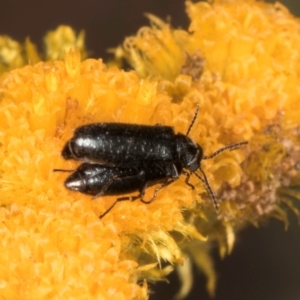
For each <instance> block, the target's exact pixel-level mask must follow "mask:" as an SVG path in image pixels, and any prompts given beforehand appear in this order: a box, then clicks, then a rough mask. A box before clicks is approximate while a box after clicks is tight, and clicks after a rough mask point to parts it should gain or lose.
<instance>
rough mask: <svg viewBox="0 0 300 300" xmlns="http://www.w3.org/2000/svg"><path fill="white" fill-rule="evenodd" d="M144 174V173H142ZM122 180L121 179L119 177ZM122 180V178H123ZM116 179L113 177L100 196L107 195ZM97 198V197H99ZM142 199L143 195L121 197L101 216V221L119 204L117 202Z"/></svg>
mask: <svg viewBox="0 0 300 300" xmlns="http://www.w3.org/2000/svg"><path fill="white" fill-rule="evenodd" d="M142 172H144V171H142ZM119 178H120V177H119ZM121 178H122V177H121ZM115 179H116V177H113V178H112V179H111V180H110V181H109V182H108V184H107V185H106V186H105V189H103V190H102V191H101V192H100V193H99V194H101V195H103V194H104V193H105V191H106V190H107V189H108V187H109V186H110V184H111V183H112V182H113V180H115ZM99 194H98V195H99ZM98 195H97V196H95V197H99V196H98ZM141 197H142V195H141V193H140V194H139V195H137V196H127V197H120V198H117V199H116V201H115V202H114V203H113V204H112V205H111V206H110V207H109V208H108V209H107V210H106V212H104V213H103V214H102V215H101V216H99V218H100V219H102V218H103V217H104V216H105V215H106V214H108V213H109V212H110V211H111V210H112V209H113V208H114V206H115V205H116V204H117V202H121V201H134V200H137V199H140V198H141Z"/></svg>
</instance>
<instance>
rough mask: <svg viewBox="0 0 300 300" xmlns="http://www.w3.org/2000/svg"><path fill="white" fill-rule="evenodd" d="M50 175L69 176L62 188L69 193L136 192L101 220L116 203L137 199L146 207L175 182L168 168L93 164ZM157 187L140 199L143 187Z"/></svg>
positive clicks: (171, 170) (175, 172) (97, 194)
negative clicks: (65, 173) (147, 197)
mask: <svg viewBox="0 0 300 300" xmlns="http://www.w3.org/2000/svg"><path fill="white" fill-rule="evenodd" d="M54 171H64V172H73V173H72V174H71V175H70V176H69V177H68V178H67V179H66V181H65V186H66V187H67V188H68V189H70V190H73V191H78V192H82V193H84V194H89V195H93V196H95V198H97V197H100V196H103V195H105V196H109V195H122V194H128V193H131V192H135V191H138V192H139V194H138V195H137V196H131V197H121V198H117V200H116V201H115V203H114V204H113V205H112V206H111V207H110V208H109V209H108V210H107V211H106V212H105V213H104V214H103V215H101V218H102V217H104V215H106V214H107V213H108V212H109V211H110V210H111V209H112V208H113V206H114V205H115V204H116V203H117V202H118V201H125V200H131V201H134V200H136V199H140V200H141V201H142V202H143V203H145V204H149V203H151V202H152V201H153V200H154V199H155V198H156V194H157V192H158V191H159V190H161V189H162V188H163V187H165V186H167V185H168V184H170V183H172V182H173V181H174V179H173V178H178V176H179V175H178V174H177V168H173V167H171V169H170V164H165V163H164V162H162V164H159V165H153V164H152V165H151V166H147V164H145V165H144V167H143V168H141V167H113V166H105V165H100V164H93V163H83V164H81V165H80V166H79V167H78V168H77V169H76V170H75V171H70V170H60V169H55V170H54ZM156 183H161V186H160V187H158V188H157V189H156V190H155V192H154V195H153V196H152V198H151V199H150V200H148V201H146V200H145V199H144V195H145V191H146V189H147V187H149V186H152V185H154V184H156Z"/></svg>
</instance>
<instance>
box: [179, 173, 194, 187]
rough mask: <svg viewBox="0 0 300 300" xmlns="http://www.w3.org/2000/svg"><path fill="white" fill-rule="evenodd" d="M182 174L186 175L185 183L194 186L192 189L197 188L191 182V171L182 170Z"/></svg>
mask: <svg viewBox="0 0 300 300" xmlns="http://www.w3.org/2000/svg"><path fill="white" fill-rule="evenodd" d="M182 174H183V175H185V176H186V178H185V183H186V184H187V185H188V186H189V187H191V188H192V190H194V189H195V187H194V186H193V185H192V184H191V183H190V177H191V173H189V172H186V171H182Z"/></svg>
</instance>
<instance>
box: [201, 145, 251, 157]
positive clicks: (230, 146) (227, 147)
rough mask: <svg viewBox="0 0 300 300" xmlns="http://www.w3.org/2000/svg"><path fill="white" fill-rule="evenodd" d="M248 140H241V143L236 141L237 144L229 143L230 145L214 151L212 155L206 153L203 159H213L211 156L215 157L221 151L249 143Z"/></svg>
mask: <svg viewBox="0 0 300 300" xmlns="http://www.w3.org/2000/svg"><path fill="white" fill-rule="evenodd" d="M247 144H248V142H239V143H235V144H231V145H228V146H225V147H223V148H220V149H219V150H217V151H215V152H214V153H212V154H211V155H204V156H203V157H202V159H211V158H214V157H215V156H217V155H219V154H220V153H222V152H224V151H226V150H230V151H231V150H235V149H237V148H239V147H241V146H243V145H247Z"/></svg>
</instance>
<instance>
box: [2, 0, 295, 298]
mask: <svg viewBox="0 0 300 300" xmlns="http://www.w3.org/2000/svg"><path fill="white" fill-rule="evenodd" d="M187 11H188V14H189V16H190V18H191V24H190V28H189V31H185V30H174V29H172V28H171V26H170V25H169V24H166V23H164V22H163V21H161V20H159V19H158V18H156V17H154V16H152V15H149V18H150V20H151V21H152V27H147V28H143V29H141V30H140V31H139V32H138V34H137V36H135V37H130V38H128V39H127V40H126V41H125V43H124V46H123V48H119V49H117V51H116V53H117V54H118V55H119V56H121V57H125V58H126V59H128V60H129V62H130V63H131V64H132V65H133V66H134V68H135V71H131V72H125V71H122V70H120V69H118V68H117V67H111V68H107V67H106V65H105V64H104V63H103V62H102V61H101V60H94V59H87V60H84V61H82V62H81V59H82V56H84V55H85V50H84V49H85V48H84V44H83V34H80V35H79V36H78V37H76V36H75V34H74V33H73V32H72V31H70V30H69V29H68V28H66V27H62V28H60V29H59V30H58V31H56V32H55V33H50V34H49V35H48V37H47V39H48V42H47V45H48V49H49V52H47V55H46V56H47V58H48V59H53V61H49V62H39V63H37V64H35V65H27V66H25V67H23V68H19V69H16V70H13V71H10V72H9V73H5V74H3V75H2V76H1V77H0V101H1V102H0V105H1V109H0V158H1V161H2V164H1V168H0V189H1V198H0V201H1V205H2V206H1V210H0V214H1V220H2V226H1V230H0V234H1V243H2V253H1V258H0V262H1V263H0V265H1V266H2V268H1V280H2V282H1V285H0V294H1V295H2V296H3V297H4V299H43V298H45V299H52V298H53V299H54V298H57V297H59V298H62V299H76V298H82V299H109V298H113V299H147V294H148V291H147V284H146V282H143V281H142V280H143V279H144V278H145V277H146V278H152V279H154V278H155V279H159V278H161V277H163V276H164V275H166V274H167V273H168V272H170V268H166V269H161V270H157V269H155V267H156V265H157V264H158V265H160V263H161V261H168V262H171V263H182V262H183V259H184V257H183V255H182V252H181V250H182V249H184V250H185V253H188V254H189V255H190V256H192V257H194V259H195V261H196V263H197V264H198V265H199V266H200V267H201V268H202V270H203V271H204V272H205V274H206V275H207V277H208V290H209V292H210V293H211V294H213V291H214V286H215V273H214V271H213V264H212V261H211V259H210V257H209V254H208V248H209V247H207V243H208V242H211V241H218V243H219V245H220V252H221V254H222V255H224V254H226V253H228V252H230V250H231V249H232V246H233V244H234V237H235V232H236V231H237V230H238V229H240V228H242V227H243V226H245V225H246V224H247V223H248V222H253V223H258V222H259V221H261V220H262V219H265V218H267V217H270V216H275V217H278V218H281V219H283V220H285V221H286V215H285V212H284V210H283V209H282V205H283V204H287V205H288V206H289V207H291V208H292V209H293V210H294V211H295V212H296V213H298V212H297V209H296V208H295V207H294V203H293V202H292V201H290V200H287V199H285V195H287V194H288V195H290V196H291V195H292V196H293V197H295V198H298V199H299V198H300V197H299V194H298V193H297V192H296V191H295V190H293V189H291V187H292V186H299V179H300V175H299V163H300V157H299V154H298V153H299V147H300V146H299V144H300V143H299V142H300V134H299V120H300V118H299V113H300V112H299V105H297V103H298V102H299V100H298V99H299V93H300V92H299V90H298V88H297V86H298V81H299V70H298V67H297V66H298V65H299V45H300V43H299V39H300V27H299V22H298V20H296V19H295V18H294V17H292V16H291V15H290V14H289V13H288V11H287V10H286V9H285V8H284V7H282V6H280V5H279V4H276V5H271V4H264V3H261V2H256V1H251V0H248V1H238V0H237V1H221V0H219V1H214V2H213V3H206V2H199V3H196V4H192V3H190V2H187ZM0 45H1V40H0ZM4 45H5V47H3V49H4V50H3V51H4V52H2V53H6V54H5V57H6V58H7V60H8V61H10V62H11V63H10V69H12V68H13V67H18V66H21V65H22V64H23V63H24V61H26V59H25V60H23V62H21V63H19V62H18V55H16V54H15V53H16V52H18V51H19V50H18V47H19V46H18V45H17V44H14V42H13V41H9V42H6V43H4ZM7 45H9V47H8V46H7ZM63 45H65V46H66V48H65V47H63ZM70 45H72V46H78V47H79V48H80V49H81V51H80V50H70ZM27 46H28V47H27V49H28V51H27V54H28V55H27V56H26V58H28V57H31V58H32V61H34V59H33V58H34V57H35V59H36V60H39V58H38V56H35V54H36V50H35V49H34V45H32V44H27ZM60 46H61V47H60ZM7 48H9V49H16V50H14V51H7V52H5V51H6V49H7ZM50 49H51V50H50ZM1 51H2V49H0V53H1ZM65 52H66V55H65V57H64V59H63V60H59V59H61V57H62V55H63V53H65ZM12 62H14V63H12ZM25 63H26V62H25ZM3 70H4V69H3ZM197 106H199V107H200V109H199V114H198V116H197V119H196V121H195V124H194V126H193V128H192V130H191V132H190V134H189V136H190V138H191V139H192V140H194V141H195V142H196V143H197V144H199V145H201V147H203V150H204V155H206V156H209V155H210V154H211V153H213V152H214V151H216V150H217V149H219V148H221V147H223V146H226V145H228V144H231V143H236V142H241V141H248V142H249V146H247V147H241V148H240V149H238V150H234V151H228V152H224V153H222V154H220V155H219V156H217V157H215V158H214V159H210V160H203V161H202V164H201V166H202V168H203V170H204V171H205V173H206V175H207V177H208V180H209V182H210V185H211V187H212V188H213V190H215V191H218V199H219V201H220V202H221V209H220V210H221V211H220V214H216V212H215V210H214V208H213V205H212V202H211V199H210V197H209V196H208V194H207V191H206V188H205V186H204V185H203V183H202V182H201V181H200V180H199V179H198V178H197V177H196V176H194V175H191V179H190V182H191V184H192V185H193V186H194V187H195V188H194V189H191V188H190V187H189V186H188V185H187V184H186V182H185V179H186V178H185V176H180V178H179V179H178V180H176V181H175V182H174V183H172V184H170V185H168V186H167V187H165V188H164V189H162V190H161V191H159V192H158V194H157V197H156V200H155V201H154V202H153V203H151V204H149V205H145V204H144V203H142V202H140V201H134V202H129V201H121V202H119V203H117V205H116V206H115V207H114V208H113V209H112V210H111V211H110V212H109V213H108V214H107V215H106V216H105V217H104V218H102V219H99V216H100V215H101V214H103V213H105V211H106V210H107V209H108V208H109V207H110V206H111V205H112V204H113V203H114V201H115V200H116V197H98V198H96V199H92V198H91V196H89V195H85V194H82V193H78V192H73V191H70V190H67V189H66V188H65V187H64V184H63V183H64V180H65V179H66V178H67V176H69V175H68V173H65V172H54V171H53V170H54V169H65V170H75V169H76V168H77V167H78V166H79V165H80V162H76V161H72V160H68V161H66V160H64V159H63V158H62V156H61V150H62V148H63V146H64V145H65V143H66V141H67V140H68V139H70V138H71V136H72V135H73V132H74V129H75V128H76V127H78V126H80V125H84V124H89V123H94V122H120V123H133V124H147V125H156V124H160V125H163V126H172V127H174V129H175V132H176V133H177V132H180V133H183V134H186V132H187V130H188V128H189V125H190V123H191V121H192V119H193V117H194V114H195V110H196V107H197ZM156 188H157V186H154V187H150V188H148V189H147V191H146V195H145V197H146V199H150V198H151V197H152V195H153V193H154V191H155V189H156ZM192 238H194V239H196V240H197V243H194V242H191V239H192Z"/></svg>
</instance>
